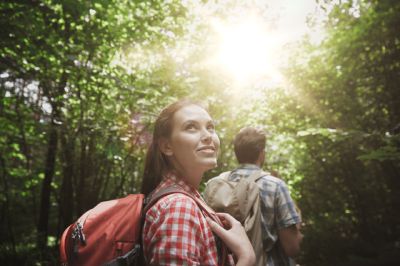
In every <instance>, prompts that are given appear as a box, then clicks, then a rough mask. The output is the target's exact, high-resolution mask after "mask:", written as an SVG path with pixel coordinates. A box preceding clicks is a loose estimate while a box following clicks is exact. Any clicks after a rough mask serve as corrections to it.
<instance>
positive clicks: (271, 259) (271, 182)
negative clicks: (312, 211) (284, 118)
mask: <svg viewBox="0 0 400 266" xmlns="http://www.w3.org/2000/svg"><path fill="white" fill-rule="evenodd" d="M257 170H260V168H259V167H258V166H256V165H253V164H243V165H240V166H239V167H238V168H236V169H235V170H233V171H232V173H231V175H230V176H229V180H231V181H239V179H240V178H241V177H243V178H246V177H249V176H250V175H251V174H252V173H253V171H257ZM257 185H258V187H259V188H260V198H261V202H262V204H261V222H262V226H263V243H264V249H266V250H267V251H268V252H267V254H268V255H267V265H268V266H289V265H293V263H294V261H293V260H292V259H290V258H289V257H288V256H286V255H285V253H284V251H283V249H282V247H281V245H280V244H279V239H278V230H279V229H282V228H286V227H289V226H291V225H294V224H297V223H300V222H301V218H300V216H299V214H298V213H297V212H296V209H295V204H294V202H293V200H292V198H291V197H290V193H289V189H288V187H287V185H286V184H285V182H284V181H283V180H281V179H279V178H276V177H274V176H271V175H266V176H263V177H261V178H260V179H258V180H257Z"/></svg>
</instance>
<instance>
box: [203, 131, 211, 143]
mask: <svg viewBox="0 0 400 266" xmlns="http://www.w3.org/2000/svg"><path fill="white" fill-rule="evenodd" d="M211 136H212V135H211V132H210V131H208V130H207V129H203V130H202V135H201V140H202V141H210V140H211Z"/></svg>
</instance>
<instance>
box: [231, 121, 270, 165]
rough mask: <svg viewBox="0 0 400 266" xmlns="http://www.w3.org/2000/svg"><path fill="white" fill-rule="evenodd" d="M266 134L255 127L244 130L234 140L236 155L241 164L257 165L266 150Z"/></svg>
mask: <svg viewBox="0 0 400 266" xmlns="http://www.w3.org/2000/svg"><path fill="white" fill-rule="evenodd" d="M265 142H266V137H265V132H264V131H263V130H262V129H258V128H254V127H245V128H242V129H241V130H240V131H239V133H238V134H237V135H236V137H235V139H234V140H233V146H234V150H235V155H236V158H237V160H238V162H239V163H240V164H243V163H255V162H256V161H257V159H258V156H259V155H260V152H261V151H263V150H264V149H265Z"/></svg>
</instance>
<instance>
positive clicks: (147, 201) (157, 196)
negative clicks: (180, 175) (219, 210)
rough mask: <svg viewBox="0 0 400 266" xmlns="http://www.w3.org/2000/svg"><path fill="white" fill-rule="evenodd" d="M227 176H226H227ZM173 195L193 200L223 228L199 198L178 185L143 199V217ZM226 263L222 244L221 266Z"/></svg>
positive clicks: (224, 249) (225, 251)
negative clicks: (159, 202) (160, 200)
mask: <svg viewBox="0 0 400 266" xmlns="http://www.w3.org/2000/svg"><path fill="white" fill-rule="evenodd" d="M227 176H228V175H227ZM173 193H180V194H184V195H186V196H188V197H190V198H191V199H193V200H194V201H195V202H196V204H197V206H199V208H200V209H201V210H202V211H204V212H205V213H207V215H208V216H209V217H210V218H211V219H212V220H214V221H215V222H216V223H218V224H219V225H221V226H222V227H223V224H222V222H221V220H220V219H219V217H218V216H217V215H216V214H215V212H214V211H213V210H212V209H211V208H210V207H209V206H208V205H207V204H206V203H205V202H204V201H203V200H202V199H200V198H197V197H194V196H193V195H192V194H190V193H188V192H186V191H185V190H184V189H182V188H181V187H180V186H178V185H172V186H169V187H166V188H163V189H160V190H159V191H157V192H156V193H154V194H151V195H150V197H149V198H146V199H145V203H144V205H145V206H144V209H143V212H142V213H143V215H146V212H147V211H148V210H149V209H150V208H151V207H152V206H153V205H154V204H155V203H156V202H157V201H158V200H159V199H161V198H162V197H165V196H167V195H170V194H173ZM226 261H228V250H227V247H226V245H225V244H224V245H223V247H222V264H221V265H225V263H226Z"/></svg>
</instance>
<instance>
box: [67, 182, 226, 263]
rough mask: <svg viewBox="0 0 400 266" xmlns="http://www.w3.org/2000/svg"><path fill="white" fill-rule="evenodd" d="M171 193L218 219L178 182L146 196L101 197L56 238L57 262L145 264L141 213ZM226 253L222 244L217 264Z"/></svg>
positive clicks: (223, 260)
mask: <svg viewBox="0 0 400 266" xmlns="http://www.w3.org/2000/svg"><path fill="white" fill-rule="evenodd" d="M172 193H182V194H185V195H187V196H189V197H191V198H192V199H194V200H195V201H196V203H197V205H198V206H199V207H200V208H201V210H202V211H203V212H205V213H207V215H208V216H210V217H212V218H213V220H215V221H217V222H219V219H218V217H216V216H215V214H214V212H213V211H212V210H211V209H210V207H208V206H207V205H206V204H205V203H204V202H202V201H201V200H199V199H197V198H196V197H193V196H192V195H190V194H189V193H187V192H186V191H184V190H182V188H180V187H179V186H171V187H167V188H165V189H161V190H160V191H158V192H157V193H154V194H153V195H151V197H150V198H148V199H146V200H145V199H144V195H143V194H131V195H128V196H126V197H124V198H120V199H114V200H110V201H104V202H101V203H99V204H98V205H97V206H95V207H94V208H93V209H90V210H88V211H87V212H86V213H84V214H83V215H82V216H81V217H80V218H79V219H78V220H77V221H76V222H75V223H73V224H71V225H70V226H69V227H67V229H65V231H64V233H63V234H62V237H61V241H60V260H61V265H63V266H74V265H89V266H91V265H107V266H118V265H145V262H144V259H143V252H142V250H141V233H142V227H143V224H144V217H143V215H144V214H145V213H146V212H147V210H148V209H150V208H151V206H153V205H154V204H155V203H156V202H157V201H158V200H159V199H161V198H162V197H164V196H167V195H169V194H172ZM226 257H227V250H226V247H225V245H222V264H221V265H224V264H225V261H227V258H226Z"/></svg>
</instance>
